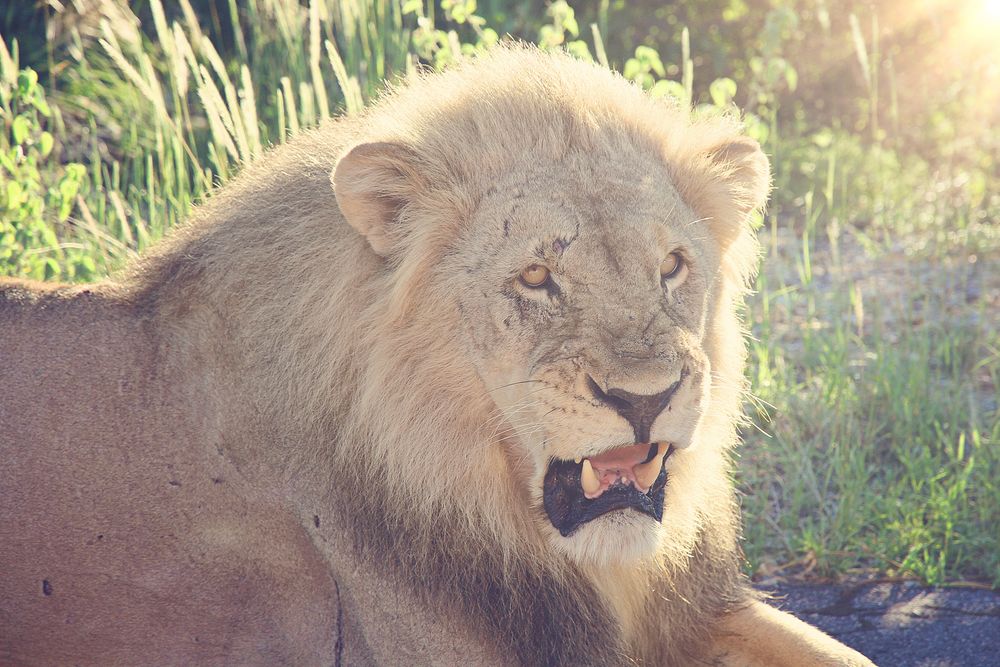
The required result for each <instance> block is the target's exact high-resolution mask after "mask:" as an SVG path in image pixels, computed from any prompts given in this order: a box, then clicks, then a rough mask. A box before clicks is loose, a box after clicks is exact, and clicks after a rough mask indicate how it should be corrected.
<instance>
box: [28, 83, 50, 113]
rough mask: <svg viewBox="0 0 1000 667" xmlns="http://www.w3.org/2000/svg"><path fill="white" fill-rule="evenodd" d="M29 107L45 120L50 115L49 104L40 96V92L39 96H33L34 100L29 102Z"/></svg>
mask: <svg viewBox="0 0 1000 667" xmlns="http://www.w3.org/2000/svg"><path fill="white" fill-rule="evenodd" d="M31 106H33V107H35V108H36V109H38V113H40V114H42V115H43V116H45V117H46V118H48V117H50V116H51V115H52V109H50V108H49V103H48V102H46V101H45V97H43V96H42V95H41V91H40V90H39V94H38V95H35V97H34V99H32V100H31Z"/></svg>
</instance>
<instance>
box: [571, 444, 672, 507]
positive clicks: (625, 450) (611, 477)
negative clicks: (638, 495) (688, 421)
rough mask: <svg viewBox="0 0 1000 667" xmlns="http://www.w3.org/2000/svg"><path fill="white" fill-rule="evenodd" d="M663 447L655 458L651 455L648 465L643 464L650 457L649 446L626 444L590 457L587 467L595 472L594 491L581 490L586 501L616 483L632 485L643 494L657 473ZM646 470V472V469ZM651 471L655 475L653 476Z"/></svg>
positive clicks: (585, 463)
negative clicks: (595, 483)
mask: <svg viewBox="0 0 1000 667" xmlns="http://www.w3.org/2000/svg"><path fill="white" fill-rule="evenodd" d="M664 450H665V446H664V447H662V448H660V449H659V450H658V452H657V454H658V455H657V456H654V457H653V458H652V460H650V461H649V462H648V463H645V464H644V463H643V462H644V461H646V459H648V458H649V452H650V445H648V444H644V445H643V444H639V445H626V446H624V447H618V448H616V449H612V450H611V451H608V452H604V453H603V454H600V455H598V456H592V457H590V458H589V459H587V460H586V461H584V465H585V466H586V465H587V462H588V461H589V464H590V467H591V468H592V469H593V471H594V475H595V476H596V478H597V482H598V483H599V484H600V486H599V487H597V488H592V489H587V488H586V486H585V488H584V491H585V495H586V497H587V498H590V499H594V498H597V497H598V496H600V495H601V494H602V493H604V492H605V491H606V490H607V489H608V487H610V486H611V485H613V484H615V483H621V484H632V485H633V486H635V487H636V488H638V489H639V490H640V491H642V492H643V493H645V492H646V491H648V490H649V486H650V484H652V481H653V480H654V479H655V478H656V475H657V474H659V466H660V464H661V463H662V461H663V451H664ZM647 468H648V469H649V470H648V471H647V470H646V469H647ZM654 469H655V470H656V472H655V473H654V472H653V471H654Z"/></svg>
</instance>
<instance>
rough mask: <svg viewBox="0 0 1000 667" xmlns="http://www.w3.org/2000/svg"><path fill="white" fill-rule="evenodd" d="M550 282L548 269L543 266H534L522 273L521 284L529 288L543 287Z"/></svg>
mask: <svg viewBox="0 0 1000 667" xmlns="http://www.w3.org/2000/svg"><path fill="white" fill-rule="evenodd" d="M548 280H549V270H548V268H546V267H544V266H542V265H541V264H532V265H531V266H529V267H528V268H526V269H525V270H524V271H521V282H523V283H524V284H525V285H527V286H528V287H541V286H542V285H544V284H545V283H546V282H548Z"/></svg>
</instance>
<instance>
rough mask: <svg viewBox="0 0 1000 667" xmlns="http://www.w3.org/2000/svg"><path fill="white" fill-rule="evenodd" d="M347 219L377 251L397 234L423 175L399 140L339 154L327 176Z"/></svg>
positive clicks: (385, 249)
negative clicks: (401, 217)
mask: <svg viewBox="0 0 1000 667" xmlns="http://www.w3.org/2000/svg"><path fill="white" fill-rule="evenodd" d="M330 180H331V182H332V183H333V192H334V194H335V195H336V197H337V205H338V206H339V207H340V211H341V213H343V214H344V217H345V218H346V219H347V222H348V223H349V224H350V225H351V226H352V227H354V229H356V230H357V231H358V233H360V234H361V235H362V236H364V237H365V238H366V239H367V240H368V243H369V245H371V247H372V249H373V250H374V251H375V252H377V253H378V254H379V255H383V256H385V255H388V254H389V253H390V252H391V251H392V248H393V246H394V245H395V242H396V240H397V239H398V238H399V234H400V230H399V218H400V215H401V214H402V212H403V209H404V207H405V206H406V204H407V202H409V201H411V200H412V199H413V198H414V197H415V196H416V194H417V193H418V192H420V188H421V183H422V182H423V179H422V178H421V176H420V173H419V169H418V166H417V158H416V156H415V155H414V153H413V152H412V151H411V150H410V149H408V148H406V147H405V146H402V145H400V144H394V143H388V142H373V143H367V144H360V145H358V146H355V147H354V148H352V149H351V151H350V152H349V153H347V155H345V156H344V157H342V158H340V160H339V161H338V162H337V166H336V167H335V168H334V170H333V174H332V175H331V177H330Z"/></svg>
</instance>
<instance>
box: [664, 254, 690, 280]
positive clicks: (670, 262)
mask: <svg viewBox="0 0 1000 667" xmlns="http://www.w3.org/2000/svg"><path fill="white" fill-rule="evenodd" d="M683 268H684V258H683V257H681V255H680V253H678V252H672V253H670V254H669V255H667V258H666V259H664V260H663V261H662V262H661V263H660V277H661V278H663V279H664V280H670V279H671V278H674V277H676V276H677V275H678V274H680V272H681V270H682V269H683Z"/></svg>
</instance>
